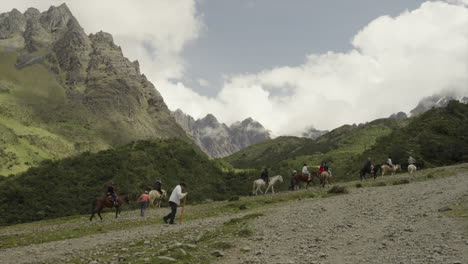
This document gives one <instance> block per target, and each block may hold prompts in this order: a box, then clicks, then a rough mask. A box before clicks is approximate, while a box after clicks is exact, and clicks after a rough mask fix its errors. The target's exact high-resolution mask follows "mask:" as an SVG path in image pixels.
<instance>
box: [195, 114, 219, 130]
mask: <svg viewBox="0 0 468 264" xmlns="http://www.w3.org/2000/svg"><path fill="white" fill-rule="evenodd" d="M196 122H197V123H200V124H202V125H204V126H207V127H211V128H215V127H218V126H220V125H221V124H220V123H219V122H218V119H216V117H215V116H214V115H212V114H207V115H206V116H205V117H204V118H203V119H200V120H197V121H196Z"/></svg>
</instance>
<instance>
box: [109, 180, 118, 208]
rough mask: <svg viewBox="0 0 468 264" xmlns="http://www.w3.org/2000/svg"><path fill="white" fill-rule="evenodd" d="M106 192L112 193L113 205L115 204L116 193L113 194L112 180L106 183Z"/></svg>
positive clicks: (113, 185)
mask: <svg viewBox="0 0 468 264" xmlns="http://www.w3.org/2000/svg"><path fill="white" fill-rule="evenodd" d="M107 192H108V193H110V194H111V195H112V198H113V199H114V205H117V194H115V184H114V182H109V185H107Z"/></svg>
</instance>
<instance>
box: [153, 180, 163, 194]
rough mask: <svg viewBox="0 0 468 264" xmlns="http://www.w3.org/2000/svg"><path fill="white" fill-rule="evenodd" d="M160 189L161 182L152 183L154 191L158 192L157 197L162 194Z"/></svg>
mask: <svg viewBox="0 0 468 264" xmlns="http://www.w3.org/2000/svg"><path fill="white" fill-rule="evenodd" d="M161 187H162V182H161V180H157V181H156V183H154V189H155V190H156V191H158V192H159V195H162V194H163V192H162V190H161Z"/></svg>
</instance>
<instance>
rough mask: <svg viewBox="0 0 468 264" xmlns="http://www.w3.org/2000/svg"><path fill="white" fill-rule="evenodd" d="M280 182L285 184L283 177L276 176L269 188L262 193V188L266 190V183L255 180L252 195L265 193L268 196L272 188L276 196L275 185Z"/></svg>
mask: <svg viewBox="0 0 468 264" xmlns="http://www.w3.org/2000/svg"><path fill="white" fill-rule="evenodd" d="M278 181H279V182H283V176H281V175H276V176H273V177H271V178H270V182H269V183H268V186H267V188H266V190H265V192H262V188H264V187H265V186H266V183H265V181H264V180H262V179H258V180H255V181H254V182H253V187H252V194H255V195H257V193H258V191H260V193H265V194H266V193H267V192H268V190H269V189H270V188H271V192H272V193H273V194H274V193H275V189H274V187H273V185H275V183H276V182H278Z"/></svg>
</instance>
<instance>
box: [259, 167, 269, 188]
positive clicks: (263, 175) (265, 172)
mask: <svg viewBox="0 0 468 264" xmlns="http://www.w3.org/2000/svg"><path fill="white" fill-rule="evenodd" d="M260 178H262V180H263V181H264V182H265V183H266V185H268V183H270V176H268V168H265V169H264V170H263V171H262V174H261V175H260Z"/></svg>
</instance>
